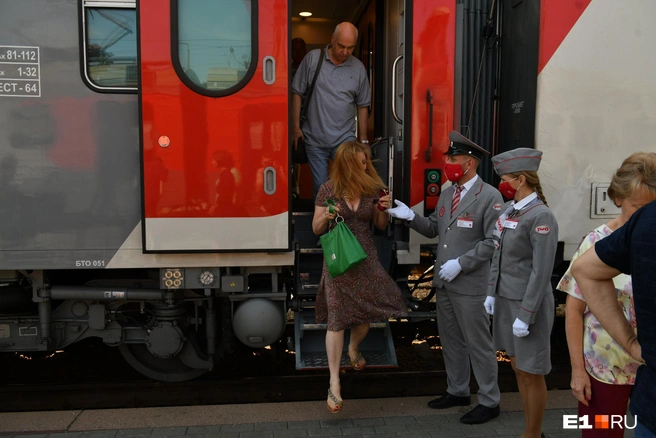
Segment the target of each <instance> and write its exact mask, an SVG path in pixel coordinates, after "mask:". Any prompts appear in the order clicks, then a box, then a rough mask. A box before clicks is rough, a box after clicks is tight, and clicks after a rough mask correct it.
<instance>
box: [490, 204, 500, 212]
mask: <svg viewBox="0 0 656 438" xmlns="http://www.w3.org/2000/svg"><path fill="white" fill-rule="evenodd" d="M501 205H502V204H494V205H493V206H492V209H493V210H496V211H500V210H501Z"/></svg>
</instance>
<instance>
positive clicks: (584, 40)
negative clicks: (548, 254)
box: [535, 0, 656, 260]
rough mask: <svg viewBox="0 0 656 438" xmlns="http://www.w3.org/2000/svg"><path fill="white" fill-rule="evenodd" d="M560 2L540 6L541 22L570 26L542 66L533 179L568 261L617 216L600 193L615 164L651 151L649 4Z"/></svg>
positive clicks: (653, 7) (655, 8) (655, 86)
mask: <svg viewBox="0 0 656 438" xmlns="http://www.w3.org/2000/svg"><path fill="white" fill-rule="evenodd" d="M555 3H559V2H555ZM560 3H562V5H560V6H563V7H559V5H552V4H551V3H550V2H543V6H542V9H543V10H542V14H543V16H545V20H553V21H559V20H563V18H562V17H563V16H566V17H567V16H569V17H570V19H569V20H568V23H571V27H570V29H569V31H568V32H564V31H561V32H559V33H557V34H556V35H553V36H552V38H551V39H552V40H556V41H555V42H554V43H552V46H556V42H557V41H558V38H561V39H560V43H559V44H557V46H556V47H555V50H553V53H552V54H551V56H549V57H548V59H544V60H543V61H542V62H543V64H544V65H543V66H542V68H541V71H540V73H539V76H538V81H537V87H538V105H537V117H536V142H535V147H536V148H537V149H540V150H542V151H544V156H543V162H542V165H541V167H540V175H541V178H542V181H543V188H544V192H545V196H546V197H547V200H548V202H549V206H550V207H551V209H552V210H553V212H554V214H555V215H556V217H557V219H558V223H559V230H560V231H559V240H560V241H562V242H564V244H565V260H569V259H571V255H572V254H573V253H574V251H575V250H576V248H577V247H578V245H579V243H580V242H581V239H582V238H583V236H585V235H586V234H587V233H588V232H589V231H590V230H592V229H594V228H596V227H597V226H599V225H600V224H601V223H602V222H605V221H608V219H610V218H612V217H614V216H615V215H616V214H619V209H617V208H616V207H615V206H614V205H613V203H612V201H610V199H609V198H608V197H607V196H604V193H605V188H606V187H607V186H608V184H610V181H611V178H612V176H613V172H614V171H615V170H616V169H617V168H618V167H619V166H620V164H621V163H622V160H624V159H625V158H626V157H628V156H629V155H630V154H631V153H633V152H637V151H646V152H649V151H653V150H654V139H655V138H656V81H655V80H654V77H655V76H654V75H655V74H656V60H655V59H654V57H653V56H650V53H652V50H653V48H652V45H653V41H654V38H656V29H654V27H653V25H652V24H651V21H650V17H653V16H655V15H654V14H656V4H654V2H652V1H649V0H640V1H636V2H632V3H631V5H630V6H629V5H627V4H621V3H617V2H613V1H612V0H592V1H591V2H574V3H572V2H560ZM586 6H587V7H586ZM545 9H546V10H545ZM556 17H560V18H556ZM553 27H556V26H555V25H554V26H552V27H550V28H553ZM545 45H546V44H543V46H542V48H541V49H542V50H543V51H544V52H546V53H545V58H546V55H547V54H549V53H551V51H550V50H549V47H548V46H547V47H545Z"/></svg>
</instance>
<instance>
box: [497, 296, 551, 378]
mask: <svg viewBox="0 0 656 438" xmlns="http://www.w3.org/2000/svg"><path fill="white" fill-rule="evenodd" d="M521 304H522V301H521V300H510V299H508V298H504V297H500V296H498V295H497V296H496V301H495V303H494V320H493V334H494V346H495V348H496V349H497V350H505V351H506V354H508V356H515V366H516V367H517V368H519V369H520V370H522V371H525V372H527V373H530V374H541V375H546V374H549V372H550V371H551V329H552V328H553V322H554V316H555V314H554V311H555V309H554V307H555V303H554V296H553V294H548V295H546V296H545V297H544V298H543V299H542V304H540V307H539V308H538V312H537V315H536V318H535V322H534V323H533V324H531V325H529V326H528V331H529V334H528V336H525V337H523V338H518V337H517V336H515V335H513V331H512V325H513V323H514V322H515V319H516V318H517V315H518V314H519V307H520V305H521Z"/></svg>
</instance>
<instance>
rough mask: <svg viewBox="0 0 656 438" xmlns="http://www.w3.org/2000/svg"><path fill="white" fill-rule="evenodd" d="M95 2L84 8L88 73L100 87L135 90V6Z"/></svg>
mask: <svg viewBox="0 0 656 438" xmlns="http://www.w3.org/2000/svg"><path fill="white" fill-rule="evenodd" d="M96 3H97V2H96ZM92 4H94V3H92V2H87V3H85V8H84V26H83V29H84V74H85V77H86V79H87V80H88V82H89V84H90V85H91V86H92V87H93V88H96V89H98V90H101V91H102V90H108V91H110V90H111V91H117V90H119V91H120V90H123V91H134V90H136V89H137V85H138V64H137V14H136V9H134V8H116V7H95V6H90V5H92ZM107 4H108V3H107V2H104V5H107Z"/></svg>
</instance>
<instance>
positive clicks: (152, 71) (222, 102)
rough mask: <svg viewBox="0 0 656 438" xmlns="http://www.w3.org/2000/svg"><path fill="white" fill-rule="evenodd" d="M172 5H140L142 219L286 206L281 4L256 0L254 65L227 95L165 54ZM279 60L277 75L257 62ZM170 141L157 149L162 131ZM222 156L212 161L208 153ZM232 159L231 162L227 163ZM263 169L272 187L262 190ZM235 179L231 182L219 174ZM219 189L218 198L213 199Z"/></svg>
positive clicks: (271, 211)
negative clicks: (188, 80) (187, 78)
mask: <svg viewBox="0 0 656 438" xmlns="http://www.w3.org/2000/svg"><path fill="white" fill-rule="evenodd" d="M169 8H170V4H169V2H150V1H149V2H146V1H142V2H140V49H141V78H142V84H141V96H142V122H143V139H142V141H143V154H144V157H143V158H144V160H143V161H144V168H143V174H144V197H145V198H144V200H145V202H144V203H145V216H146V218H161V217H190V218H192V217H265V216H272V215H276V214H279V213H282V212H285V211H287V210H288V205H289V200H288V193H289V188H288V181H287V174H288V171H287V169H288V162H287V161H288V156H289V149H288V109H287V108H288V72H287V70H288V69H287V64H288V62H287V60H288V54H287V45H288V35H287V2H286V1H283V0H272V1H268V2H260V3H259V11H258V12H259V17H258V37H259V41H258V42H253V43H254V44H258V45H259V46H258V53H257V60H255V59H254V60H253V62H257V63H258V64H257V69H256V71H255V73H254V75H253V77H252V78H251V79H250V81H249V82H248V84H246V86H245V87H243V88H242V89H241V90H240V91H238V92H237V93H235V94H232V95H230V96H226V97H219V98H213V97H206V96H202V95H200V94H197V93H196V92H194V91H192V90H190V89H189V88H187V86H186V85H185V84H184V83H183V82H182V81H181V80H180V78H178V75H177V73H176V71H175V70H174V68H173V63H172V60H171V32H170V31H171V29H170V23H171V20H170V16H169V14H170V9H169ZM265 56H273V57H275V59H276V82H275V83H274V85H271V86H270V85H266V84H265V83H264V82H263V80H262V59H263V58H264V57H265ZM164 135H165V136H168V137H169V138H170V140H171V144H170V146H169V147H168V148H162V147H160V146H159V145H158V144H157V140H158V138H159V137H160V136H164ZM215 156H218V157H220V160H219V161H220V163H219V165H218V166H215V165H213V157H215ZM230 162H232V163H233V164H228V163H230ZM265 167H273V168H274V169H276V173H277V175H276V178H277V179H276V192H275V193H274V194H273V195H267V194H265V193H264V190H263V181H262V176H263V171H264V168H265ZM222 177H223V180H224V181H225V180H227V179H231V180H234V181H233V182H231V183H230V184H218V185H217V180H219V181H221V178H222ZM217 195H218V197H219V198H223V199H224V201H223V202H216V199H217Z"/></svg>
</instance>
